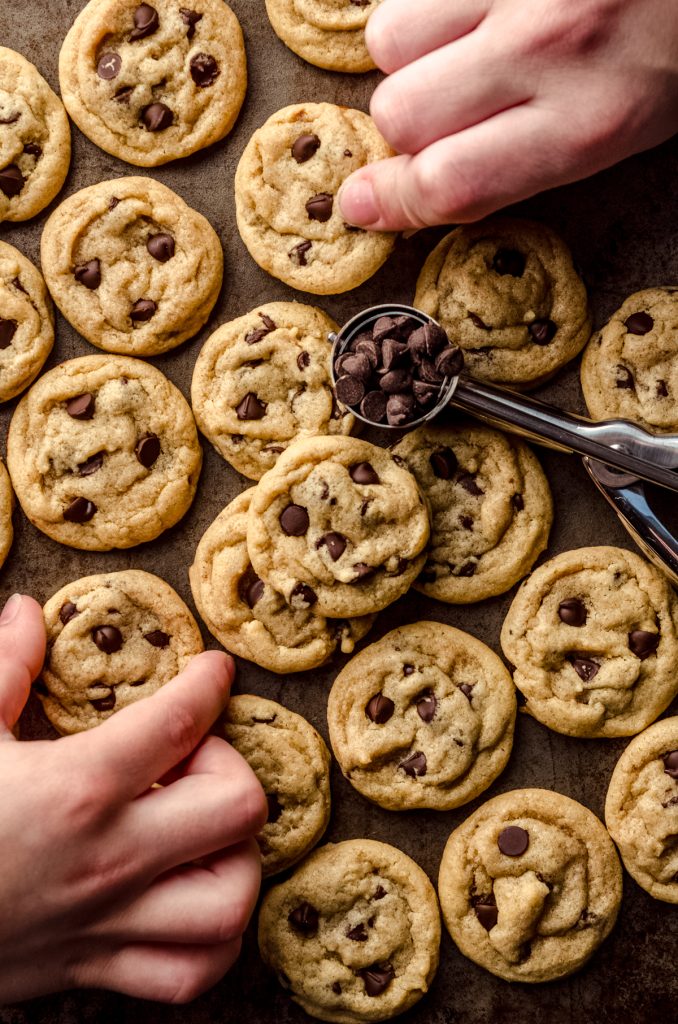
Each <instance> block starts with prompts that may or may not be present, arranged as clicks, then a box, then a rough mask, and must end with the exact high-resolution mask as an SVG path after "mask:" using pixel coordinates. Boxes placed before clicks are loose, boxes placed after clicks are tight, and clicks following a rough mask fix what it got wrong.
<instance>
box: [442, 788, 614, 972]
mask: <svg viewBox="0 0 678 1024" xmlns="http://www.w3.org/2000/svg"><path fill="white" fill-rule="evenodd" d="M438 895H439V897H440V905H441V909H442V912H443V919H444V921H445V924H446V926H447V929H448V931H449V933H450V935H451V936H452V938H453V939H454V941H455V942H456V944H457V946H458V947H459V949H460V950H461V952H462V953H463V954H464V956H467V957H468V958H469V959H470V960H473V961H475V963H477V964H479V965H480V966H481V967H484V968H485V969H486V970H488V971H491V972H492V974H496V975H497V976H498V977H500V978H504V979H505V980H506V981H523V982H525V981H526V982H540V981H551V980H553V979H554V978H563V977H565V976H566V975H568V974H572V973H573V972H574V971H576V970H578V969H579V968H580V967H582V966H583V964H584V963H586V961H587V960H588V959H589V957H590V956H591V955H592V954H593V953H594V952H595V950H596V949H597V948H598V946H600V944H601V942H603V940H604V939H605V938H606V937H607V936H608V935H609V933H610V932H611V931H612V928H613V927H614V923H615V921H616V919H617V914H618V912H619V906H620V903H621V897H622V872H621V865H620V864H619V858H618V857H617V853H616V851H615V848H614V844H613V843H612V840H611V839H610V837H609V835H608V834H607V832H606V831H605V829H604V828H603V826H602V824H601V823H600V821H599V820H598V818H596V816H595V814H593V813H592V812H591V811H589V810H588V808H587V807H582V805H581V804H578V803H577V802H576V801H575V800H570V798H569V797H566V796H562V795H561V794H560V793H552V792H550V791H548V790H545V789H515V790H513V791H512V792H510V793H502V795H501V796H496V797H494V799H493V800H488V801H487V803H485V804H483V805H482V806H481V807H479V808H478V810H477V811H475V813H474V814H472V815H471V816H470V818H467V819H466V821H465V822H464V823H463V824H462V825H460V826H459V828H457V829H455V831H454V832H453V833H452V835H451V836H450V838H449V839H448V841H447V846H446V847H445V851H444V853H443V859H442V862H441V864H440V876H439V879H438Z"/></svg>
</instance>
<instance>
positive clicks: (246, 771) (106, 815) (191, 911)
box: [0, 595, 267, 1003]
mask: <svg viewBox="0 0 678 1024" xmlns="http://www.w3.org/2000/svg"><path fill="white" fill-rule="evenodd" d="M44 651H45V631H44V626H43V619H42V612H41V610H40V606H39V605H38V604H36V602H35V601H33V600H32V599H31V598H29V597H18V595H17V596H15V597H13V598H11V599H10V600H9V601H8V602H7V604H6V606H5V608H4V611H3V613H2V616H1V617H0V864H1V865H2V870H1V872H0V1003H7V1002H13V1001H15V1000H19V999H25V998H28V997H29V996H35V995H40V994H42V993H46V992H53V991H56V990H59V989H64V988H72V987H76V986H87V987H90V986H96V987H102V988H110V989H114V990H116V991H118V992H126V993H128V994H130V995H133V996H138V997H141V998H144V999H158V1000H163V1001H166V1002H185V1001H187V1000H189V999H192V998H193V997H195V996H196V995H198V994H199V993H200V992H201V991H202V990H203V989H205V988H207V987H209V986H210V985H212V984H214V983H215V982H216V981H217V980H218V979H219V978H220V977H221V976H222V974H224V972H225V971H227V970H228V968H229V967H230V966H231V964H232V963H233V962H234V960H235V959H236V957H237V956H238V953H239V950H240V937H241V935H242V932H243V931H244V929H245V927H246V925H247V922H248V920H249V917H250V915H251V913H252V910H253V908H254V904H255V901H256V898H257V893H258V890H259V882H260V855H259V850H258V848H257V845H256V843H255V842H254V840H253V838H252V837H253V836H254V835H255V833H256V832H257V831H258V830H259V829H260V827H261V826H262V824H263V822H264V821H265V820H266V814H267V807H266V800H265V798H264V794H263V791H262V789H261V787H260V786H259V783H258V782H257V780H256V778H255V776H254V774H253V772H252V771H251V769H250V768H249V766H248V765H247V764H246V762H245V761H244V760H243V759H242V758H241V757H240V755H239V754H237V753H236V752H235V751H234V750H233V748H232V747H231V746H229V744H227V743H226V742H224V741H223V740H220V739H218V738H217V737H215V736H210V737H208V738H207V739H204V735H205V733H206V731H207V729H208V728H209V727H210V725H211V724H212V722H213V721H214V720H215V719H216V718H217V716H218V715H219V713H220V712H221V711H222V710H223V708H224V706H225V705H226V703H227V701H228V694H229V688H230V684H231V681H232V678H233V662H232V660H231V659H230V658H229V657H227V656H226V655H224V654H218V653H216V652H210V653H207V654H201V655H199V656H198V657H197V658H194V659H193V660H192V661H191V663H190V665H189V666H188V667H187V668H186V669H185V670H184V671H183V672H182V673H181V675H179V676H178V677H177V678H176V679H175V680H173V681H172V682H171V683H169V684H168V685H167V686H165V687H163V689H162V690H160V691H159V692H158V693H156V694H155V695H154V696H153V697H150V698H148V699H147V700H144V701H141V702H139V703H138V704H135V705H133V706H132V707H128V708H124V709H123V710H121V711H119V712H118V713H117V714H116V715H115V716H114V717H113V718H111V719H110V720H109V721H107V722H105V723H104V724H103V725H101V726H99V727H98V728H96V729H94V730H92V731H91V732H88V733H80V734H79V735H77V736H69V737H67V738H63V739H59V740H56V741H53V742H50V741H39V742H17V741H16V740H15V739H14V737H13V735H12V732H11V730H12V728H13V726H14V725H15V723H16V721H17V719H18V717H19V714H20V713H21V710H22V708H23V705H24V703H25V701H26V698H27V696H28V692H29V687H30V683H31V680H32V679H34V678H35V676H36V675H37V674H38V672H39V671H40V668H41V666H42V661H43V656H44ZM158 780H160V781H162V782H163V788H162V789H152V790H151V789H149V787H150V786H151V785H152V784H153V783H154V782H156V781H158ZM197 858H201V861H200V866H197V865H192V864H191V863H190V862H191V861H194V860H196V859H197Z"/></svg>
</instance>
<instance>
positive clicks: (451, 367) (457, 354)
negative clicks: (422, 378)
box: [435, 345, 464, 377]
mask: <svg viewBox="0 0 678 1024" xmlns="http://www.w3.org/2000/svg"><path fill="white" fill-rule="evenodd" d="M435 368H436V372H437V373H442V374H443V376H444V377H456V376H457V375H458V374H459V373H461V371H462V369H463V368H464V353H463V352H462V350H461V349H460V348H459V347H458V346H457V345H448V347H447V348H444V349H443V350H442V352H439V353H438V355H437V356H436V361H435Z"/></svg>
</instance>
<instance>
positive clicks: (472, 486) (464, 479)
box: [457, 473, 485, 498]
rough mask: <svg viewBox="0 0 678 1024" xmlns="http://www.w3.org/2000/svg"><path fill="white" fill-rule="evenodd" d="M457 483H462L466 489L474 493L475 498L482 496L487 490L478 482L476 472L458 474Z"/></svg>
mask: <svg viewBox="0 0 678 1024" xmlns="http://www.w3.org/2000/svg"><path fill="white" fill-rule="evenodd" d="M457 483H459V484H461V486H462V487H463V488H464V490H465V491H467V492H468V493H469V494H472V495H473V497H474V498H478V497H480V495H481V494H484V493H485V491H484V490H483V489H482V488H481V487H479V486H478V484H477V483H476V477H475V473H460V474H459V475H458V476H457Z"/></svg>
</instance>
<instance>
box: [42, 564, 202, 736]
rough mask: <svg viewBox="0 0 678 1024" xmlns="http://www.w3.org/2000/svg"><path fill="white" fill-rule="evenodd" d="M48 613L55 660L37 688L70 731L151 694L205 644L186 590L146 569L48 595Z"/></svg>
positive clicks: (90, 579)
mask: <svg viewBox="0 0 678 1024" xmlns="http://www.w3.org/2000/svg"><path fill="white" fill-rule="evenodd" d="M44 615H45V627H46V629H47V649H48V657H47V659H46V661H45V666H44V668H43V671H42V685H41V684H37V685H36V688H37V692H38V696H39V697H40V700H41V702H42V706H43V708H44V711H45V714H46V715H47V717H48V718H49V720H50V722H51V723H52V725H53V726H54V728H55V729H57V731H58V732H60V733H62V734H63V735H67V734H70V733H75V732H82V731H83V730H84V729H91V728H93V727H94V726H95V725H99V724H100V723H101V722H103V721H104V720H105V719H107V718H110V716H111V715H112V714H114V713H115V712H116V711H119V710H120V708H123V707H126V706H127V705H128V704H133V703H135V702H136V701H138V700H142V699H143V698H144V697H150V696H151V695H152V694H153V693H155V691H156V690H158V689H159V688H160V687H161V686H163V685H164V684H165V683H168V682H169V681H170V679H173V678H174V676H175V675H177V673H178V672H180V671H181V670H182V669H183V668H184V667H185V666H186V664H187V663H188V661H189V659H190V658H192V657H193V655H194V654H199V653H200V652H201V651H202V649H203V644H202V638H201V636H200V630H199V629H198V626H197V623H196V621H195V619H194V618H193V616H192V615H191V613H190V611H189V610H188V608H187V607H186V605H185V604H184V602H183V601H182V600H181V598H180V597H179V595H178V594H177V593H176V592H175V591H174V590H173V589H172V588H171V587H170V586H169V584H167V583H165V581H164V580H161V579H160V578H159V577H157V576H153V575H151V573H147V572H142V571H141V570H139V569H126V570H124V571H122V572H112V573H106V574H101V575H97V576H85V577H84V578H83V579H80V580H75V581H74V582H73V583H69V584H67V585H66V586H65V587H62V588H61V590H59V591H57V593H56V594H54V595H53V596H52V597H51V598H50V599H49V601H48V602H47V604H46V605H45V608H44Z"/></svg>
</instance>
